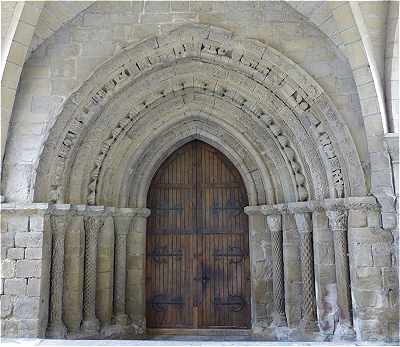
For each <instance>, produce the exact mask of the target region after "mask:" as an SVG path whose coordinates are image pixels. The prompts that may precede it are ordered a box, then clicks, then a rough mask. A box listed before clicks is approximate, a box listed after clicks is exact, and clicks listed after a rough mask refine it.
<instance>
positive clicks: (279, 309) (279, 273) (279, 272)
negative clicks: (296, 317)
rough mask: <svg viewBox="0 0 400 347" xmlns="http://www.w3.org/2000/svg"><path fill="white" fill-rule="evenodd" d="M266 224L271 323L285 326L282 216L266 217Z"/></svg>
mask: <svg viewBox="0 0 400 347" xmlns="http://www.w3.org/2000/svg"><path fill="white" fill-rule="evenodd" d="M267 224H268V227H269V229H270V231H271V245H272V265H273V275H272V276H273V283H272V286H273V295H274V309H275V317H274V321H273V323H274V324H275V325H277V326H286V325H287V321H286V314H285V287H284V275H283V245H282V216H281V215H270V216H267Z"/></svg>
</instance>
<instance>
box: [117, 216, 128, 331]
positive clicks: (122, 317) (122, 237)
mask: <svg viewBox="0 0 400 347" xmlns="http://www.w3.org/2000/svg"><path fill="white" fill-rule="evenodd" d="M131 222H132V217H131V216H114V224H115V285H114V315H115V321H116V323H117V324H118V325H121V326H125V325H127V324H128V315H127V314H126V295H125V291H126V271H127V269H126V251H127V249H126V236H127V235H128V232H129V229H130V226H131Z"/></svg>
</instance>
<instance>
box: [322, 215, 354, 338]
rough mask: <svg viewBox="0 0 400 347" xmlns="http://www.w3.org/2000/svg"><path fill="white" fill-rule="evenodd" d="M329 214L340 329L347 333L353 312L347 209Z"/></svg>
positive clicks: (349, 329) (349, 331)
mask: <svg viewBox="0 0 400 347" xmlns="http://www.w3.org/2000/svg"><path fill="white" fill-rule="evenodd" d="M327 215H328V220H329V228H330V230H331V231H332V232H333V239H334V250H335V268H336V284H337V300H338V306H339V326H340V329H339V330H347V333H351V330H352V313H351V294H350V277H349V273H350V272H349V260H348V251H347V211H346V210H343V209H342V210H340V209H336V210H331V211H327ZM342 332H344V331H342Z"/></svg>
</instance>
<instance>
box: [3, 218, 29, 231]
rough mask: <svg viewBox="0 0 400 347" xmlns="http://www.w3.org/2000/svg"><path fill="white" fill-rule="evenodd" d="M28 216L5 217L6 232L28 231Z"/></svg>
mask: <svg viewBox="0 0 400 347" xmlns="http://www.w3.org/2000/svg"><path fill="white" fill-rule="evenodd" d="M28 221H29V217H28V216H9V217H7V230H8V232H14V233H15V232H22V231H28Z"/></svg>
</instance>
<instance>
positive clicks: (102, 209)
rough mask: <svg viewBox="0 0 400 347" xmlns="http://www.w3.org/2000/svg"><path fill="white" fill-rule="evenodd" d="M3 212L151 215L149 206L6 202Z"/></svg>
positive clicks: (106, 215)
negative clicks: (129, 206)
mask: <svg viewBox="0 0 400 347" xmlns="http://www.w3.org/2000/svg"><path fill="white" fill-rule="evenodd" d="M0 211H1V214H17V213H18V214H39V215H65V214H68V215H71V216H104V217H108V216H127V217H128V216H130V217H145V218H147V217H148V216H149V215H150V210H149V209H148V208H118V207H107V206H89V205H75V204H47V203H6V204H1V209H0Z"/></svg>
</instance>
